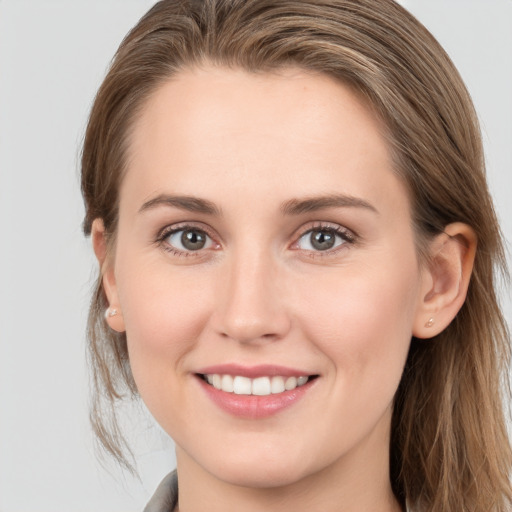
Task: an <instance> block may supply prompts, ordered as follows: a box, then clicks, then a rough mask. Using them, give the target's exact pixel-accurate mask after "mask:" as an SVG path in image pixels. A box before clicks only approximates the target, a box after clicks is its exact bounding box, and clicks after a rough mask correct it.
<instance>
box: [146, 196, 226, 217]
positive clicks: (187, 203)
mask: <svg viewBox="0 0 512 512" xmlns="http://www.w3.org/2000/svg"><path fill="white" fill-rule="evenodd" d="M159 206H171V207H174V208H179V209H180V210H186V211H189V212H196V213H204V214H206V215H216V216H219V215H220V210H219V209H218V208H217V206H215V204H214V203H212V202H211V201H207V200H206V199H200V198H198V197H192V196H173V195H168V194H160V195H159V196H157V197H154V198H153V199H150V200H149V201H146V202H145V203H144V204H143V205H142V206H141V207H140V209H139V213H142V212H145V211H147V210H152V209H154V208H157V207H159Z"/></svg>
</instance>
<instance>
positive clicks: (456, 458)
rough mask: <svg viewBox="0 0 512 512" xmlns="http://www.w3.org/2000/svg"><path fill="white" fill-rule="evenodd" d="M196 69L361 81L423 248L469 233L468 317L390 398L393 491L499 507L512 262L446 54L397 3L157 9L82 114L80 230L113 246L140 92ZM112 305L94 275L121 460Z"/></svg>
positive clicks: (433, 506) (504, 476)
mask: <svg viewBox="0 0 512 512" xmlns="http://www.w3.org/2000/svg"><path fill="white" fill-rule="evenodd" d="M205 62H208V63H213V64H218V65H222V66H228V67H238V68H243V69H246V70H249V71H251V72H253V71H254V72H265V71H272V70H275V69H278V68H280V67H283V66H290V65H294V66H299V67H301V68H304V69H307V70H314V71H316V72H321V73H325V74H328V75H330V76H332V77H334V78H336V79H338V80H340V81H341V82H342V83H344V84H349V85H350V86H352V87H354V88H355V89H357V90H358V91H359V92H360V93H361V94H362V95H363V97H365V98H366V100H367V102H368V104H369V105H371V106H372V107H373V108H374V110H375V111H376V112H377V113H378V115H379V116H380V117H381V118H382V120H383V121H384V123H385V125H386V126H387V128H388V130H387V137H388V142H389V145H390V148H391V149H392V152H393V155H394V159H395V168H396V172H397V173H398V174H399V176H400V177H401V178H402V179H403V181H404V183H405V184H406V185H407V187H408V190H409V192H410V197H411V204H412V212H413V221H414V224H415V228H416V238H417V244H418V253H419V254H420V255H424V250H425V247H426V245H425V242H426V241H427V240H428V239H429V238H430V237H432V236H434V235H436V234H438V233H440V232H442V231H443V229H444V227H445V226H446V225H447V224H449V223H452V222H463V223H466V224H468V225H469V226H471V227H472V228H473V230H474V231H475V233H476V235H477V238H478V250H477V255H476V261H475V266H474V272H473V275H472V278H471V282H470V286H469V291H468V295H467V299H466V301H465V303H464V305H463V307H462V309H461V310H460V312H459V313H458V315H457V316H456V318H455V319H454V321H453V322H452V323H451V324H450V326H449V327H448V328H447V329H446V330H445V331H444V332H442V333H441V334H439V335H438V336H437V337H435V338H434V339H432V340H429V341H421V340H416V339H414V338H413V339H412V342H411V348H410V353H409V356H408V360H407V364H406V367H405V371H404V374H403V378H402V381H401V383H400V386H399V389H398V391H397V394H396V397H395V404H394V413H393V420H392V438H391V446H390V460H391V468H390V469H391V471H390V474H391V484H392V487H393V490H394V492H395V494H396V496H397V498H398V499H399V500H400V501H402V502H404V501H407V502H408V503H409V504H410V506H411V507H412V508H413V509H414V510H418V511H432V512H441V511H443V512H446V511H448V510H450V511H457V512H459V511H474V512H489V511H499V512H503V511H505V510H506V509H507V507H509V506H510V504H511V502H512V492H511V487H510V480H509V477H510V470H511V467H512V454H511V448H510V443H509V439H508V436H507V430H506V421H505V414H504V403H505V398H506V396H508V395H506V392H507V389H508V388H507V386H506V382H507V375H508V374H507V369H508V364H509V359H510V353H509V352H510V348H509V341H510V338H509V334H508V332H507V326H506V323H505V321H504V319H503V316H502V313H501V311H500V308H499V304H498V301H497V296H496V288H497V279H498V276H499V274H500V272H501V275H506V262H505V257H504V253H503V246H502V241H501V237H500V231H499V227H498V224H497V221H496V216H495V213H494V210H493V205H492V201H491V198H490V195H489V192H488V189H487V184H486V179H485V169H484V158H483V151H482V142H481V135H480V130H479V126H478V121H477V117H476V114H475V112H474V108H473V105H472V102H471V99H470V97H469V94H468V92H467V90H466V88H465V86H464V84H463V82H462V80H461V78H460V76H459V74H458V72H457V70H456V69H455V67H454V65H453V64H452V62H451V61H450V59H449V57H448V56H447V55H446V53H445V52H444V50H443V49H442V48H441V47H440V45H439V44H438V43H437V41H436V40H435V39H434V38H433V36H432V35H431V34H430V33H429V32H428V31H427V30H426V29H425V28H424V27H423V26H422V25H421V24H420V23H419V22H418V21H417V20H416V19H415V18H414V17H413V16H412V15H410V14H409V13H408V12H407V11H406V10H405V9H403V8H402V7H400V6H399V5H398V4H396V3H395V2H394V1H392V0H163V1H161V2H159V3H157V4H156V5H155V6H154V7H153V8H152V9H151V10H150V11H149V12H148V13H147V14H146V15H145V16H144V17H143V18H142V19H141V20H140V21H139V23H138V24H137V25H136V26H135V28H134V29H133V30H132V31H131V32H130V33H129V34H128V36H127V37H126V38H125V40H124V41H123V42H122V44H121V46H120V48H119V50H118V52H117V54H116V56H115V59H114V61H113V63H112V65H111V68H110V71H109V73H108V75H107V77H106V78H105V81H104V82H103V85H102V86H101V88H100V90H99V92H98V95H97V97H96V100H95V103H94V106H93V109H92V112H91V116H90V120H89V124H88V127H87V132H86V136H85V142H84V147H83V155H82V191H83V196H84V199H85V204H86V216H85V220H84V231H85V233H86V234H87V235H88V234H90V231H91V224H92V221H93V220H94V219H95V218H101V219H103V222H104V224H105V228H106V233H107V235H108V236H109V237H110V240H111V241H112V240H113V239H114V237H115V232H116V223H117V215H118V200H119V197H118V192H119V186H120V183H121V180H122V177H123V173H124V171H125V164H126V162H125V154H126V146H127V141H128V139H129V133H130V127H131V126H132V124H133V121H134V119H135V118H136V116H137V114H138V112H140V110H141V109H142V108H143V106H144V104H145V102H146V101H147V99H148V97H149V96H150V95H151V93H152V92H154V91H155V89H156V88H157V87H158V86H159V85H160V84H161V83H162V82H164V81H165V80H167V79H169V77H171V76H172V75H174V74H175V73H178V72H179V70H180V69H183V68H185V67H193V66H200V65H201V64H202V63H205ZM106 305H107V304H106V301H105V296H104V293H103V290H102V286H101V280H100V279H98V283H97V288H96V291H95V293H94V296H93V300H92V304H91V309H90V315H89V325H88V339H89V354H90V363H91V367H92V372H93V405H92V412H91V418H92V423H93V426H94V428H95V431H96V433H97V434H98V437H99V440H100V442H101V443H102V444H103V446H104V447H105V448H106V450H107V451H108V452H110V453H111V454H113V455H114V456H115V457H116V458H117V459H118V460H119V461H120V462H123V463H125V464H128V463H127V460H126V459H125V458H124V455H123V449H124V448H126V446H124V445H123V438H122V436H121V433H120V431H119V428H118V426H117V422H116V414H115V413H116V403H117V402H118V401H119V400H120V399H122V398H123V396H124V395H126V393H128V394H130V395H132V396H136V395H137V390H136V385H135V383H134V381H133V378H132V374H131V371H130V365H129V361H128V354H127V348H126V337H125V335H123V334H117V333H115V332H113V331H111V330H110V329H108V327H107V326H106V324H105V322H104V320H103V312H104V309H105V307H106Z"/></svg>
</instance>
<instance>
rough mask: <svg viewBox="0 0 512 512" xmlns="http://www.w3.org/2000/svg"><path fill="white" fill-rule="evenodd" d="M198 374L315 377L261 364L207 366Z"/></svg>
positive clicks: (285, 367)
mask: <svg viewBox="0 0 512 512" xmlns="http://www.w3.org/2000/svg"><path fill="white" fill-rule="evenodd" d="M196 373H198V374H201V375H213V374H219V375H233V376H237V375H239V376H241V377H248V378H250V379H255V378H257V377H275V376H280V377H300V376H302V375H304V376H310V375H315V374H314V373H311V372H309V371H304V370H301V369H298V368H290V367H287V366H279V365H274V364H260V365H256V366H243V365H240V364H229V363H228V364H216V365H212V366H207V367H204V368H200V369H199V370H197V372H196Z"/></svg>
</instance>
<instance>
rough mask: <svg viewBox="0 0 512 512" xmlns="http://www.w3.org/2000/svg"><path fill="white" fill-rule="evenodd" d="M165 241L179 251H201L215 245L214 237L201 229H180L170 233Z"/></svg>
mask: <svg viewBox="0 0 512 512" xmlns="http://www.w3.org/2000/svg"><path fill="white" fill-rule="evenodd" d="M165 241H166V242H167V243H168V244H169V245H171V246H172V247H174V248H175V249H177V250H178V251H183V252H188V251H200V250H201V249H209V248H210V247H212V245H213V241H212V239H211V238H210V237H209V236H208V235H207V234H206V233H205V232H204V231H201V230H200V229H192V228H188V229H179V230H177V231H174V232H172V233H171V234H169V235H168V236H167V237H166V239H165Z"/></svg>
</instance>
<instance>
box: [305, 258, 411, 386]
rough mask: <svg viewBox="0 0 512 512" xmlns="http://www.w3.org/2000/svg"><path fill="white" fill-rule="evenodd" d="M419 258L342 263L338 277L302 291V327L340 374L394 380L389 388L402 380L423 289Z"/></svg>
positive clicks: (369, 380)
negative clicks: (357, 265)
mask: <svg viewBox="0 0 512 512" xmlns="http://www.w3.org/2000/svg"><path fill="white" fill-rule="evenodd" d="M414 262H415V259H414V257H413V258H412V260H411V262H410V263H404V264H400V262H394V263H393V262H392V261H390V262H389V264H386V263H385V261H384V260H381V261H380V264H379V265H378V266H376V265H375V266H361V268H360V269H359V270H357V271H354V267H351V268H350V270H349V269H348V268H347V270H346V271H345V270H344V269H340V272H339V273H338V275H337V276H336V279H333V278H332V276H331V278H330V279H324V278H321V279H319V280H317V281H316V283H315V286H309V287H308V290H307V293H306V292H305V290H303V292H304V293H301V298H299V299H298V301H297V304H300V303H303V304H307V310H305V309H304V310H303V315H301V316H302V318H303V319H304V325H303V330H304V331H306V332H307V333H308V338H309V339H311V340H314V343H315V345H316V347H317V349H319V351H321V352H322V353H324V354H326V355H327V356H328V357H329V359H330V360H331V364H332V366H333V367H334V370H335V372H336V373H337V374H338V375H339V376H340V378H343V379H351V378H353V379H354V380H356V379H357V381H358V382H359V383H360V384H361V385H363V386H364V385H365V383H366V384H367V385H368V386H369V387H373V386H374V384H375V382H377V381H380V385H383V383H384V382H389V386H390V389H391V388H393V387H394V386H396V385H397V384H398V381H399V379H400V376H401V373H402V369H403V364H404V363H405V359H406V356H407V352H408V349H409V344H410V340H411V336H412V325H413V320H414V315H415V309H416V297H417V294H418V285H419V280H418V271H417V267H416V265H415V264H414ZM390 389H388V390H386V392H387V393H389V392H390ZM395 389H396V388H395ZM383 391H384V390H383ZM393 393H394V389H393Z"/></svg>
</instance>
